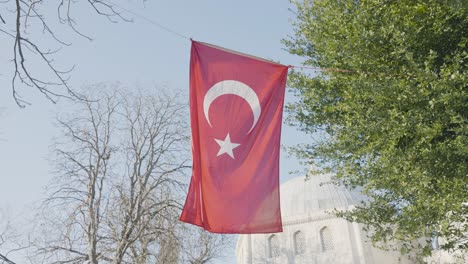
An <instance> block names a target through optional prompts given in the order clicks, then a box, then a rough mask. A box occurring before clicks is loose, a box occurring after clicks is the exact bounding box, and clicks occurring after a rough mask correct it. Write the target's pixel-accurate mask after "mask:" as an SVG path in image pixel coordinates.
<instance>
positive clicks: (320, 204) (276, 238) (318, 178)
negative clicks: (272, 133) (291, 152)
mask: <svg viewBox="0 0 468 264" xmlns="http://www.w3.org/2000/svg"><path fill="white" fill-rule="evenodd" d="M330 181H331V175H327V174H322V175H314V176H312V177H310V179H309V180H307V181H306V180H305V177H297V178H293V179H291V180H289V181H287V182H285V183H283V184H282V185H281V188H280V194H281V214H282V219H283V232H282V233H276V234H253V235H240V236H239V240H238V242H237V247H236V257H237V263H238V264H263V263H280V264H283V263H284V264H304V263H305V264H319V263H350V264H351V263H360V264H363V263H378V264H387V263H388V264H395V263H413V262H412V261H411V260H409V259H408V258H406V257H402V256H401V255H400V254H399V253H398V252H391V251H384V250H380V249H377V248H375V247H373V246H372V245H371V244H370V243H369V242H368V241H367V240H368V239H367V236H366V234H365V232H364V231H363V230H362V228H361V227H360V225H359V224H357V223H350V222H347V221H346V220H344V219H341V218H337V217H335V216H334V215H333V214H329V213H327V211H331V210H333V209H334V208H337V209H345V210H349V209H352V207H353V206H354V205H356V204H358V203H359V202H360V201H362V200H363V199H365V198H364V197H363V196H361V195H360V194H359V192H356V191H354V192H351V191H348V190H347V189H345V188H344V187H341V186H337V185H335V184H331V183H330Z"/></svg>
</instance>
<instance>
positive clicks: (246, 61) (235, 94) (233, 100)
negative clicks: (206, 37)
mask: <svg viewBox="0 0 468 264" xmlns="http://www.w3.org/2000/svg"><path fill="white" fill-rule="evenodd" d="M287 73H288V67H287V66H284V65H281V64H276V63H273V62H269V61H266V60H262V59H259V58H255V57H252V56H248V55H244V54H240V53H237V52H234V51H229V50H226V49H223V48H220V47H217V46H213V45H210V44H205V43H201V42H195V41H192V50H191V59H190V118H191V127H192V156H193V169H192V179H191V182H190V187H189V192H188V196H187V200H186V201H185V206H184V209H183V211H182V215H181V217H180V220H181V221H184V222H187V223H191V224H194V225H198V226H200V227H202V228H204V229H206V230H208V231H210V232H216V233H239V234H249V233H273V232H281V231H282V223H281V212H280V199H279V196H280V194H279V151H280V133H281V122H282V114H283V101H284V92H285V86H286V78H287Z"/></svg>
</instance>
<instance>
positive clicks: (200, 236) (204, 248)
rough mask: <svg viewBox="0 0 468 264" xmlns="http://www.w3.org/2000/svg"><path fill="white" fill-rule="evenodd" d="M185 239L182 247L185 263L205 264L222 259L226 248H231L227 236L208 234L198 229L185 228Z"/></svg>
mask: <svg viewBox="0 0 468 264" xmlns="http://www.w3.org/2000/svg"><path fill="white" fill-rule="evenodd" d="M183 232H184V235H185V236H186V237H187V238H186V240H185V245H184V253H185V255H186V257H185V258H186V259H185V262H187V263H190V264H205V263H210V262H211V261H212V260H214V259H217V258H220V257H223V253H224V250H225V249H226V247H228V246H231V240H230V237H229V236H228V235H222V234H213V233H209V232H207V231H205V230H203V229H200V228H192V227H186V229H185V230H184V231H183Z"/></svg>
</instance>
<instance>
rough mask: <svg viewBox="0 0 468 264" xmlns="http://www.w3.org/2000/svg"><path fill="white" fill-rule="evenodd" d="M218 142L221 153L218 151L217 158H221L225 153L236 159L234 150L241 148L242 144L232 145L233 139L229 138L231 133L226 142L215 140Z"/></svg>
mask: <svg viewBox="0 0 468 264" xmlns="http://www.w3.org/2000/svg"><path fill="white" fill-rule="evenodd" d="M214 140H215V141H216V143H218V145H219V147H220V148H219V151H218V155H216V156H220V155H222V154H224V153H226V154H228V155H229V156H230V157H231V158H233V159H234V153H233V152H232V150H233V149H235V148H237V147H238V146H240V144H237V143H232V142H231V137H230V136H229V133H228V134H227V136H226V138H225V139H224V140H220V139H216V138H215V139H214Z"/></svg>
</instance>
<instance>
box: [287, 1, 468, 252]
mask: <svg viewBox="0 0 468 264" xmlns="http://www.w3.org/2000/svg"><path fill="white" fill-rule="evenodd" d="M295 5H296V7H297V11H296V13H295V14H297V18H296V20H295V22H294V23H293V27H294V30H295V35H294V36H291V37H290V38H289V39H286V40H284V44H285V46H286V47H287V49H288V50H289V52H290V53H292V54H296V55H299V56H301V57H303V58H304V59H305V61H304V65H307V66H311V67H320V68H322V69H323V70H322V71H321V72H320V73H319V74H318V76H315V75H312V74H310V71H309V73H307V72H301V71H293V72H292V73H291V74H290V76H289V78H290V83H289V85H290V87H291V88H292V90H293V91H294V92H295V94H296V95H297V98H298V100H297V102H296V103H293V104H290V105H289V106H288V108H287V109H288V111H289V118H290V119H289V122H290V123H291V124H293V125H296V126H297V127H298V128H299V129H300V130H302V131H305V132H307V133H310V134H313V135H314V137H315V138H317V137H318V138H319V140H315V141H314V142H313V143H310V144H306V145H301V146H297V147H296V148H295V149H294V150H295V151H296V153H297V154H298V155H300V156H301V157H302V158H304V159H306V160H308V161H309V162H310V163H313V164H314V165H315V166H316V167H318V168H319V169H322V170H333V171H334V172H335V173H336V176H337V178H338V179H339V180H340V181H341V182H343V183H344V184H345V185H347V186H348V187H356V186H362V187H363V188H364V192H365V193H366V194H367V195H368V196H369V201H368V202H367V203H366V204H363V205H362V206H358V207H357V208H356V210H354V211H353V212H340V213H338V215H340V216H343V217H345V218H347V219H349V220H352V221H357V222H360V223H363V224H364V226H365V228H367V229H368V230H371V231H372V232H371V238H372V241H374V242H387V241H390V240H392V241H399V242H400V243H398V244H400V245H401V248H400V249H401V250H402V253H407V252H409V251H410V250H411V251H412V252H420V253H422V255H428V254H430V253H431V242H430V238H431V237H434V236H437V237H441V238H443V239H441V240H440V241H442V242H441V243H440V246H441V247H442V248H444V249H447V250H455V249H462V250H466V249H467V245H468V239H467V237H468V223H467V220H466V219H467V215H468V137H467V134H468V107H467V105H468V95H467V90H468V89H467V83H468V82H467V72H466V70H467V57H468V52H467V45H468V43H467V40H468V16H467V11H468V7H467V5H468V1H466V0H459V1H457V0H448V1H439V0H399V1H390V0H339V1H338V0H320V1H319V0H316V1H304V2H299V3H295ZM317 135H319V136H317ZM415 241H417V242H416V243H415ZM416 248H419V249H420V250H421V251H418V250H415V249H416Z"/></svg>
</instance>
